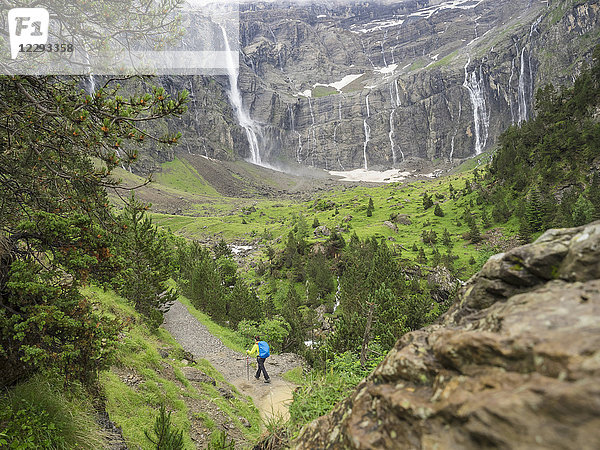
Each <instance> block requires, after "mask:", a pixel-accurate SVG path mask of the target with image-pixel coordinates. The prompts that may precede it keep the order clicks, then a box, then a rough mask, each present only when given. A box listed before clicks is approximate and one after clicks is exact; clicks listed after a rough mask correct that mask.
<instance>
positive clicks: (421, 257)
mask: <svg viewBox="0 0 600 450" xmlns="http://www.w3.org/2000/svg"><path fill="white" fill-rule="evenodd" d="M417 262H418V263H419V264H427V256H425V250H423V247H421V248H419V255H418V256H417Z"/></svg>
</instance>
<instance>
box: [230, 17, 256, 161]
mask: <svg viewBox="0 0 600 450" xmlns="http://www.w3.org/2000/svg"><path fill="white" fill-rule="evenodd" d="M221 31H222V32H223V39H224V41H225V52H226V53H225V54H226V58H225V59H226V63H227V73H228V75H229V92H228V95H229V100H230V101H231V104H232V106H233V109H234V110H235V115H236V117H237V120H238V122H239V124H240V126H241V127H242V128H243V129H244V130H245V131H246V136H247V138H248V143H249V144H250V155H251V160H250V162H251V163H253V164H257V165H259V166H260V165H262V161H261V158H260V147H259V145H258V136H257V135H260V127H259V126H258V124H257V123H256V122H255V121H254V120H252V118H251V117H250V115H249V114H248V113H247V112H246V110H245V109H244V103H243V101H242V93H241V92H240V88H239V87H238V76H239V65H238V64H236V63H235V61H234V59H233V57H232V55H231V47H230V46H229V40H228V39H227V32H226V31H225V27H223V25H221Z"/></svg>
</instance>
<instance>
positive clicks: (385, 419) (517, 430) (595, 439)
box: [295, 222, 600, 449]
mask: <svg viewBox="0 0 600 450" xmlns="http://www.w3.org/2000/svg"><path fill="white" fill-rule="evenodd" d="M295 448H297V449H313V448H344V449H346V448H356V449H358V448H361V449H382V448H389V449H392V448H393V449H398V448H410V449H415V448H417V449H418V448H423V449H430V448H436V449H450V448H466V449H480V448H506V449H507V448H517V449H526V448H527V449H530V448H544V449H566V448H573V449H596V448H600V222H596V223H594V224H590V225H588V226H585V227H580V228H575V229H567V230H550V231H548V232H547V233H545V234H544V235H543V236H542V237H540V238H539V239H538V240H537V241H536V242H535V243H533V244H530V245H526V246H524V247H519V248H516V249H513V250H511V251H509V252H507V253H506V254H500V255H496V256H494V257H492V258H490V260H489V261H488V262H487V263H486V265H485V266H484V267H483V269H482V270H481V272H480V273H479V274H477V275H475V276H474V277H473V278H471V280H469V282H468V283H467V284H466V285H465V286H464V288H463V289H462V292H461V294H460V296H459V301H458V302H457V303H456V304H455V305H454V306H453V308H452V309H451V310H450V311H448V313H447V314H446V315H445V316H444V317H443V318H442V320H441V321H440V323H439V324H436V325H433V326H430V327H427V328H425V329H422V330H419V331H416V332H412V333H409V334H407V335H405V336H403V337H402V338H401V339H400V340H399V341H398V342H397V343H396V346H395V348H394V349H392V351H391V352H390V353H389V355H388V356H387V357H386V359H385V360H384V361H383V362H382V363H381V364H380V365H379V367H377V369H375V371H374V372H373V373H372V375H371V376H369V377H368V378H367V379H366V380H364V381H363V382H362V383H361V384H360V385H359V386H358V387H357V389H356V391H355V392H354V394H353V395H352V396H351V397H350V398H348V399H347V400H345V401H344V402H343V403H341V404H340V405H338V406H337V407H336V408H335V409H334V410H333V412H332V413H330V414H329V415H327V416H324V417H321V418H320V419H317V420H316V421H314V422H312V423H311V424H309V425H307V426H306V427H305V428H304V430H303V431H302V432H301V434H300V436H299V437H298V439H297V440H296V441H295Z"/></svg>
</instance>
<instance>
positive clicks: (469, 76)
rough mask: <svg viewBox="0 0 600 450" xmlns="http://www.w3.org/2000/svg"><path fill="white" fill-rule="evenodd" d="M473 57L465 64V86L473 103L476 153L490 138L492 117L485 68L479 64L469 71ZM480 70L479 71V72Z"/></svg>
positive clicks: (477, 153)
mask: <svg viewBox="0 0 600 450" xmlns="http://www.w3.org/2000/svg"><path fill="white" fill-rule="evenodd" d="M470 63H471V59H470V58H469V61H468V62H467V64H465V81H464V83H463V87H464V88H466V89H467V90H468V91H469V97H470V98H471V105H472V106H473V122H474V125H475V154H476V155H479V154H481V152H483V149H484V148H485V145H486V144H487V139H488V129H489V126H490V117H489V114H488V111H487V106H486V102H485V86H484V79H483V68H482V66H479V70H477V68H474V69H473V72H471V73H469V70H468V67H469V64H470ZM478 72H479V73H478Z"/></svg>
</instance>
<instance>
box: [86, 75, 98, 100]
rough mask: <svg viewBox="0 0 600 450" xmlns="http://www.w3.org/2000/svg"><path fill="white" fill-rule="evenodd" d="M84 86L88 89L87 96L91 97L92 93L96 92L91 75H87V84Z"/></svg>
mask: <svg viewBox="0 0 600 450" xmlns="http://www.w3.org/2000/svg"><path fill="white" fill-rule="evenodd" d="M86 84H87V87H88V89H87V92H88V94H89V95H93V94H94V92H96V80H95V78H94V75H92V74H89V75H88V83H86Z"/></svg>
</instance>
